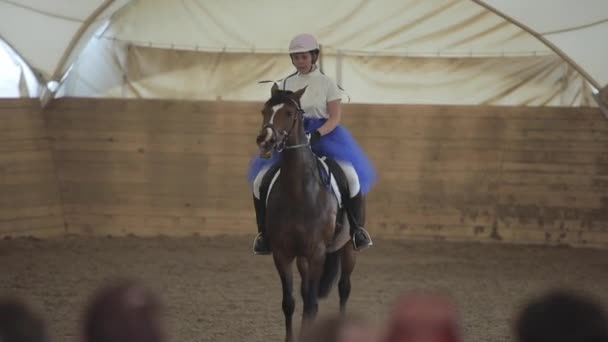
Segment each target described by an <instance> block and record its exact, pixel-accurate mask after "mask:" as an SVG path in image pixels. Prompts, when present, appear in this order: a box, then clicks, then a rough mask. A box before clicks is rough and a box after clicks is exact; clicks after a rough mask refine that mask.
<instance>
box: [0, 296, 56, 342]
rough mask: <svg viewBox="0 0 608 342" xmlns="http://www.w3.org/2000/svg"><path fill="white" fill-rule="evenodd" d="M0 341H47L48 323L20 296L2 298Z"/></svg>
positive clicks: (0, 304)
mask: <svg viewBox="0 0 608 342" xmlns="http://www.w3.org/2000/svg"><path fill="white" fill-rule="evenodd" d="M0 341H1V342H47V341H48V335H47V330H46V325H45V323H44V321H43V320H42V318H41V317H39V316H38V315H37V314H36V313H34V312H33V311H32V310H30V308H29V307H28V306H27V304H26V303H25V302H23V301H21V300H19V299H18V298H3V299H0Z"/></svg>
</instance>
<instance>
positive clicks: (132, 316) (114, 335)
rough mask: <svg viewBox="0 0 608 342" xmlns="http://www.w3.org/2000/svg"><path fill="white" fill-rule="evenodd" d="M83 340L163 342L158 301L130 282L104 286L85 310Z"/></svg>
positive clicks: (98, 341) (100, 341)
mask: <svg viewBox="0 0 608 342" xmlns="http://www.w3.org/2000/svg"><path fill="white" fill-rule="evenodd" d="M83 337H84V340H85V342H163V341H164V340H165V335H164V331H163V328H162V319H161V303H160V300H159V299H158V298H157V296H156V295H155V294H153V293H152V292H151V291H149V290H148V289H146V288H144V287H143V286H142V285H140V284H138V283H137V282H136V281H132V280H117V281H114V282H112V283H111V284H110V285H106V286H103V287H102V288H101V289H99V290H98V291H97V292H96V293H95V294H94V295H93V297H92V300H91V302H90V303H89V305H88V307H87V309H86V312H85V317H84V336H83Z"/></svg>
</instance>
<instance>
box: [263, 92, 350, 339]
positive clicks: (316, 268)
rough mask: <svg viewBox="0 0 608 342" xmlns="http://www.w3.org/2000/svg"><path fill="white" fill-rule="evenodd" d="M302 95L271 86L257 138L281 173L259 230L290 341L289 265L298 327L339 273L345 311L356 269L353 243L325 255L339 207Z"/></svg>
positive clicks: (292, 306)
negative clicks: (296, 281)
mask: <svg viewBox="0 0 608 342" xmlns="http://www.w3.org/2000/svg"><path fill="white" fill-rule="evenodd" d="M305 91H306V88H303V89H300V90H298V91H296V92H291V91H284V90H279V89H278V87H277V85H276V84H275V85H274V86H273V87H272V91H271V98H270V99H269V100H268V101H266V103H265V104H264V108H263V110H262V114H263V117H264V120H263V125H262V129H261V131H260V134H259V135H258V137H257V144H258V147H259V149H260V153H261V155H262V156H264V157H269V156H270V154H271V152H272V150H275V151H276V152H277V153H281V157H280V159H279V165H280V174H279V176H278V178H277V179H276V181H275V182H274V185H273V187H272V189H271V190H270V191H269V193H268V195H267V201H266V202H267V208H266V213H267V214H266V219H265V226H264V229H265V230H266V236H267V237H268V241H269V243H270V246H271V249H272V253H273V258H274V263H275V266H276V269H277V271H278V273H279V276H280V278H281V284H282V287H283V313H284V314H285V329H286V341H292V340H293V330H292V316H293V312H294V310H295V301H294V298H293V295H292V290H293V280H292V279H293V277H292V264H293V261H294V260H297V265H298V270H299V272H300V276H301V279H302V283H301V294H302V301H303V303H304V311H303V317H302V327H303V328H304V327H306V326H307V325H308V324H309V323H311V322H312V320H313V319H314V318H315V316H316V314H317V312H318V300H319V298H324V297H327V295H328V294H329V292H330V291H331V288H332V287H333V285H334V283H335V281H336V278H337V275H338V272H340V269H341V277H340V282H339V284H338V289H339V294H340V311H341V312H342V313H344V312H345V310H346V302H347V301H348V297H349V295H350V290H351V285H350V275H351V273H352V271H353V269H354V266H355V255H354V249H353V247H352V244H350V243H345V244H344V245H342V246H341V247H340V248H339V249H337V250H336V249H334V250H335V252H331V253H330V252H328V246H330V244H331V243H332V241H333V239H334V235H335V232H336V229H337V228H336V227H337V226H336V219H337V218H338V212H339V208H338V201H337V199H336V197H335V196H334V194H333V193H332V192H331V189H329V188H328V187H327V186H325V184H326V182H324V180H323V177H322V176H321V174H320V172H319V165H318V160H317V156H315V154H314V153H313V152H312V149H311V148H310V145H309V143H308V138H307V136H306V133H305V131H304V125H303V120H304V115H303V114H304V112H303V111H302V109H301V106H300V98H301V97H302V95H303V94H304V92H305ZM262 200H264V199H262Z"/></svg>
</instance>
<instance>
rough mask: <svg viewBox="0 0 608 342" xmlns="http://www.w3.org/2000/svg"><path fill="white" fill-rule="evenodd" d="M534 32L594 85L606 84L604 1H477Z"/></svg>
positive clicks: (607, 17) (607, 15)
mask: <svg viewBox="0 0 608 342" xmlns="http://www.w3.org/2000/svg"><path fill="white" fill-rule="evenodd" d="M477 2H478V3H480V4H483V5H485V6H487V8H489V9H491V10H493V11H495V12H496V13H499V14H500V15H503V16H504V17H505V18H508V19H509V20H511V21H512V22H514V23H517V24H519V25H521V26H522V27H524V28H526V29H527V30H528V31H530V32H532V33H534V34H535V35H536V36H537V37H538V38H539V39H541V40H542V41H544V42H545V43H546V44H549V45H550V46H551V47H552V48H553V49H555V50H556V52H558V54H560V55H561V56H562V57H563V58H565V59H567V60H569V62H571V63H573V64H575V65H576V66H577V68H578V70H579V72H581V73H583V74H584V75H585V76H586V78H587V79H588V80H589V81H590V82H591V83H592V84H593V85H594V86H595V87H596V88H601V87H604V86H606V85H607V84H608V62H607V61H608V1H606V0H582V1H574V0H559V1H556V0H534V1H525V0H484V1H477Z"/></svg>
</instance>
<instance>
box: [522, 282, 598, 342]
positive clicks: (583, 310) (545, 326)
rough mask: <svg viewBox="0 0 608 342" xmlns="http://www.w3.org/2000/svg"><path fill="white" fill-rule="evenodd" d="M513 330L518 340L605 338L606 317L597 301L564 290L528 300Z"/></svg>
mask: <svg viewBox="0 0 608 342" xmlns="http://www.w3.org/2000/svg"><path fill="white" fill-rule="evenodd" d="M515 330H516V336H517V339H518V340H519V341H520V342H608V318H607V317H606V312H605V311H603V310H602V307H601V306H600V304H598V303H596V302H594V301H593V300H592V299H591V298H586V297H584V296H582V295H579V294H575V293H571V292H566V291H553V292H550V293H548V294H545V295H543V296H541V297H539V298H536V299H534V300H533V301H531V302H530V303H528V304H527V305H526V307H525V308H524V309H523V311H522V312H521V313H520V315H519V317H518V318H517V320H516V324H515Z"/></svg>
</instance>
